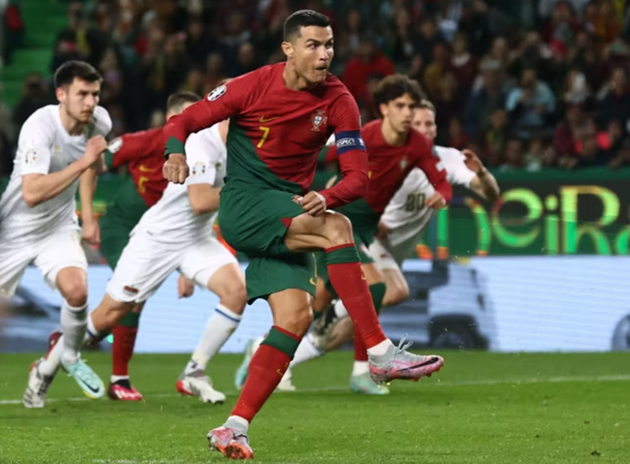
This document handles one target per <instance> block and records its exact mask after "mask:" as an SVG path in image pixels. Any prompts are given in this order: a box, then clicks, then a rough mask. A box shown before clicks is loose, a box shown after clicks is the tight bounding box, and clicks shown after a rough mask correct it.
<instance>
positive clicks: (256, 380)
mask: <svg viewBox="0 0 630 464" xmlns="http://www.w3.org/2000/svg"><path fill="white" fill-rule="evenodd" d="M250 266H251V264H250ZM247 275H248V277H249V275H250V273H249V268H248V274H247ZM248 285H249V284H248ZM268 301H269V305H270V306H271V310H272V313H273V319H274V326H273V327H272V328H271V330H270V331H269V333H268V335H267V337H266V338H265V340H264V341H263V342H262V344H261V346H260V348H259V349H258V351H257V352H256V354H255V355H254V357H253V358H252V361H251V364H250V369H249V376H248V378H247V381H246V382H245V386H244V388H243V391H242V392H241V395H240V396H239V399H238V402H237V403H236V406H235V407H234V409H233V410H232V413H231V415H230V417H229V418H228V420H227V421H226V422H225V424H223V426H221V427H219V428H216V429H214V430H211V431H210V432H209V433H208V439H209V441H210V448H211V449H215V450H218V451H220V452H221V453H222V454H223V455H224V456H226V457H228V458H231V459H251V458H253V451H252V449H251V447H250V446H249V439H248V437H247V432H248V428H249V424H250V423H251V421H252V420H253V419H254V417H255V415H256V414H257V413H258V411H260V409H261V408H262V406H263V405H264V404H265V402H266V401H267V399H268V398H269V396H271V394H272V393H273V391H274V389H275V388H276V387H277V385H278V383H279V382H280V379H281V378H282V376H283V374H284V372H285V370H286V369H287V367H288V366H289V363H290V362H291V358H292V357H293V354H294V353H295V350H296V349H297V346H298V344H299V342H300V339H301V338H302V337H303V336H304V334H305V333H306V331H307V330H308V328H309V326H310V324H311V321H312V320H313V316H312V311H311V305H312V297H311V295H309V294H308V293H307V292H306V291H304V290H302V289H299V288H289V289H286V290H283V291H280V292H277V293H274V294H273V295H270V296H269V298H268Z"/></svg>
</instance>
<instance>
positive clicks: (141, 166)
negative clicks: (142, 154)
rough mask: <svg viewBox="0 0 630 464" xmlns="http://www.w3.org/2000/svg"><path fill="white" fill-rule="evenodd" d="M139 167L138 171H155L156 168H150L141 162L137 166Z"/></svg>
mask: <svg viewBox="0 0 630 464" xmlns="http://www.w3.org/2000/svg"><path fill="white" fill-rule="evenodd" d="M138 169H140V172H155V171H157V169H151V168H147V167H146V166H145V165H143V164H141V165H140V167H139V168H138Z"/></svg>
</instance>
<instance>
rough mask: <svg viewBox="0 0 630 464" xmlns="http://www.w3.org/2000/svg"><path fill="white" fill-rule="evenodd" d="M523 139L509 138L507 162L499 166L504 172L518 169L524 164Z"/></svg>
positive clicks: (506, 150)
mask: <svg viewBox="0 0 630 464" xmlns="http://www.w3.org/2000/svg"><path fill="white" fill-rule="evenodd" d="M524 164H525V163H524V160H523V141H522V140H521V139H518V138H512V139H510V140H508V142H507V144H506V148H505V162H504V163H503V164H502V165H501V166H500V167H499V169H500V170H501V171H502V172H510V171H516V170H519V169H521V168H523V166H524Z"/></svg>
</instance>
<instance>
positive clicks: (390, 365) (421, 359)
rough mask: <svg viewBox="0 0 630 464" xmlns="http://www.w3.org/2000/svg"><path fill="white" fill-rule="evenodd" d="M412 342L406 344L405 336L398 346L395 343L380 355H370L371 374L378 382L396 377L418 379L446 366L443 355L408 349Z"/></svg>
mask: <svg viewBox="0 0 630 464" xmlns="http://www.w3.org/2000/svg"><path fill="white" fill-rule="evenodd" d="M411 345H412V342H409V343H406V344H405V338H404V337H403V339H402V340H401V341H400V343H399V344H398V347H395V346H394V345H392V346H390V347H389V348H388V349H387V352H386V353H385V354H383V355H380V356H370V357H369V358H370V374H371V375H372V379H374V382H376V383H377V384H382V383H383V382H390V381H392V380H394V379H402V380H414V381H418V380H419V379H420V378H421V377H425V376H431V374H433V373H434V372H437V371H439V370H440V369H441V368H442V366H444V359H443V358H442V357H441V356H436V355H429V356H422V355H419V354H413V353H410V352H408V351H407V349H409V347H410V346H411Z"/></svg>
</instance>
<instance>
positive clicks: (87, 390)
mask: <svg viewBox="0 0 630 464" xmlns="http://www.w3.org/2000/svg"><path fill="white" fill-rule="evenodd" d="M61 367H63V369H64V370H65V371H66V372H67V373H68V374H69V375H70V377H72V378H74V380H75V382H76V383H77V384H78V385H79V387H81V390H83V393H84V394H85V396H87V397H88V398H90V399H92V400H98V399H100V398H102V397H104V396H105V385H104V384H103V381H102V380H101V379H100V377H99V376H98V375H96V373H95V372H94V371H93V370H92V369H91V368H90V366H88V365H87V364H86V363H85V361H83V360H82V359H78V360H77V361H76V362H74V363H72V364H69V363H66V362H65V361H64V360H63V357H62V358H61Z"/></svg>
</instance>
